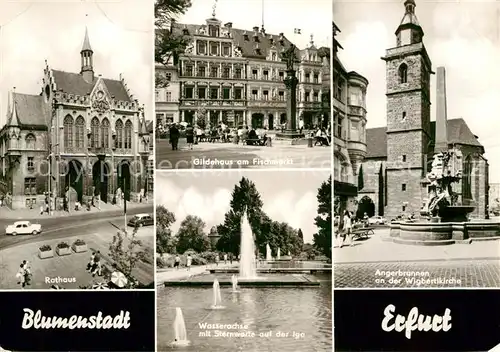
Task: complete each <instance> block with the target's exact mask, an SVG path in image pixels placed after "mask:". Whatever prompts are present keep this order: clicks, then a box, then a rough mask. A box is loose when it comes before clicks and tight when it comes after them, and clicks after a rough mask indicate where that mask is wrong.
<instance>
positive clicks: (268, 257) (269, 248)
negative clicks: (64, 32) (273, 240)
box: [266, 243, 273, 262]
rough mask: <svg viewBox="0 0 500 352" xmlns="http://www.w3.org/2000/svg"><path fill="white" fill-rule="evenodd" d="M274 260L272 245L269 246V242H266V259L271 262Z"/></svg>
mask: <svg viewBox="0 0 500 352" xmlns="http://www.w3.org/2000/svg"><path fill="white" fill-rule="evenodd" d="M271 260H273V257H272V254H271V246H269V243H268V244H266V261H268V262H270V261H271Z"/></svg>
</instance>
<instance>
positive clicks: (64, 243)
mask: <svg viewBox="0 0 500 352" xmlns="http://www.w3.org/2000/svg"><path fill="white" fill-rule="evenodd" d="M57 248H69V244H67V243H66V242H60V243H58V244H57Z"/></svg>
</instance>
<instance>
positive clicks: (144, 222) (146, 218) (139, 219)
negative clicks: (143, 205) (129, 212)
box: [127, 214, 154, 227]
mask: <svg viewBox="0 0 500 352" xmlns="http://www.w3.org/2000/svg"><path fill="white" fill-rule="evenodd" d="M127 225H128V226H133V227H142V226H152V225H154V219H153V215H151V214H136V215H134V216H133V217H132V218H131V219H130V220H129V221H128V224H127Z"/></svg>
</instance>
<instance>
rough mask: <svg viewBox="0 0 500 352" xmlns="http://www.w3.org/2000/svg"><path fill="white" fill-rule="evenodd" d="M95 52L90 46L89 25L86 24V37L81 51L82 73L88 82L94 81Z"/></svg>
mask: <svg viewBox="0 0 500 352" xmlns="http://www.w3.org/2000/svg"><path fill="white" fill-rule="evenodd" d="M93 55H94V52H93V51H92V47H91V46H90V39H89V31H88V28H87V26H85V37H84V39H83V45H82V50H81V51H80V57H81V61H82V62H81V67H82V68H81V71H80V74H81V75H82V76H83V79H84V80H85V82H87V83H91V82H93V81H94V60H93Z"/></svg>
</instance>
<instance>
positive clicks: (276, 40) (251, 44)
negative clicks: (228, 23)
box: [173, 23, 299, 59]
mask: <svg viewBox="0 0 500 352" xmlns="http://www.w3.org/2000/svg"><path fill="white" fill-rule="evenodd" d="M202 26H203V25H199V24H181V23H176V25H175V27H174V29H173V32H174V33H175V34H183V32H184V30H187V31H188V32H189V34H188V35H189V36H192V35H196V33H197V31H198V30H199V29H200V28H201V27H202ZM221 28H224V27H223V26H221ZM227 29H228V31H229V32H230V33H231V38H232V40H233V43H235V44H236V45H237V46H238V47H239V48H240V49H241V53H242V56H243V57H249V58H250V57H251V58H261V59H265V58H267V57H268V55H269V51H270V50H271V48H272V46H273V44H274V48H275V50H276V51H277V52H278V53H280V52H281V51H282V50H283V49H288V48H289V47H290V46H291V45H292V42H291V41H289V40H288V39H287V38H286V37H285V36H283V45H281V42H280V36H279V35H276V34H268V33H266V34H263V33H262V32H260V31H259V32H254V31H253V30H252V29H250V30H245V29H238V28H227ZM245 34H246V35H247V36H248V40H245ZM255 35H257V38H258V40H259V41H258V42H256V41H255V40H254V36H255ZM209 38H210V37H207V39H209ZM271 39H272V42H271ZM257 44H258V47H259V50H260V53H261V54H260V55H258V54H257V52H256V50H255V49H256V47H257ZM296 56H297V58H299V49H298V48H297V49H296Z"/></svg>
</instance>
